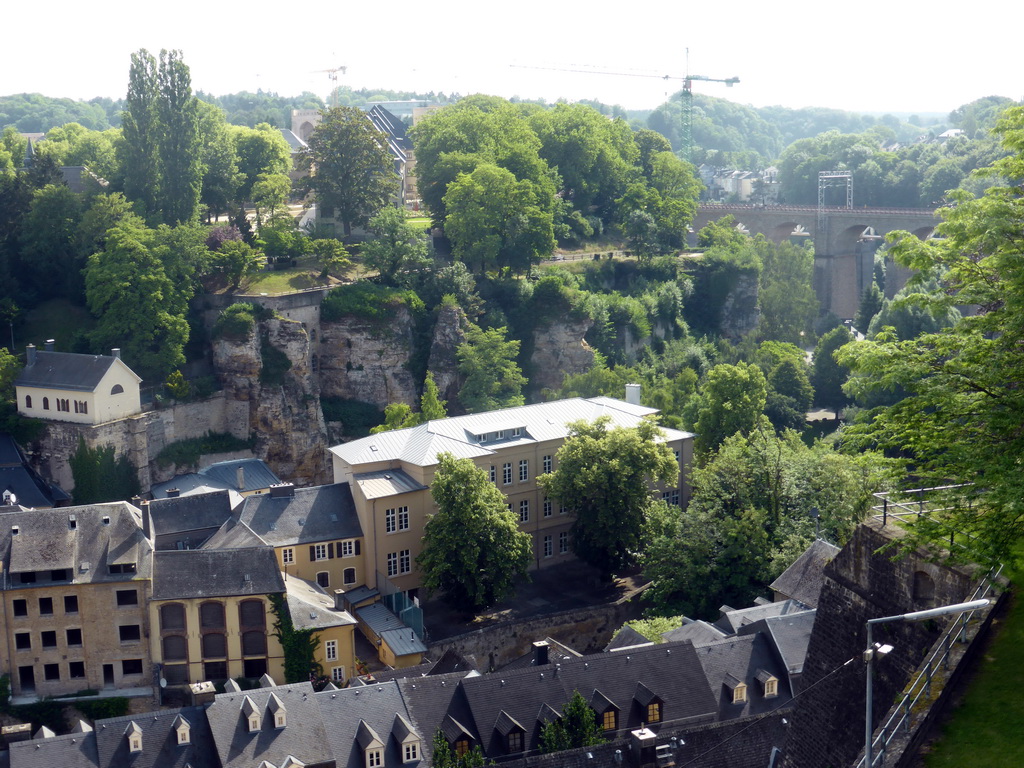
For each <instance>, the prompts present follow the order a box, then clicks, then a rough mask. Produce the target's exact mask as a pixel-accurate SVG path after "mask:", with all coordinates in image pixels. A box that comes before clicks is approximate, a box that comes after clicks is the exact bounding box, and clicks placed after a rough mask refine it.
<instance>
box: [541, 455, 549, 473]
mask: <svg viewBox="0 0 1024 768" xmlns="http://www.w3.org/2000/svg"><path fill="white" fill-rule="evenodd" d="M541 462H542V464H543V467H544V474H548V473H549V472H550V471H551V457H550V456H545V457H544V458H543V459H541Z"/></svg>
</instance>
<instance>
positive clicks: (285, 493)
mask: <svg viewBox="0 0 1024 768" xmlns="http://www.w3.org/2000/svg"><path fill="white" fill-rule="evenodd" d="M238 469H239V471H241V469H242V468H241V467H239V468H238ZM294 495H295V486H294V485H293V484H292V483H278V484H276V485H272V486H270V498H272V499H284V498H288V497H291V496H294Z"/></svg>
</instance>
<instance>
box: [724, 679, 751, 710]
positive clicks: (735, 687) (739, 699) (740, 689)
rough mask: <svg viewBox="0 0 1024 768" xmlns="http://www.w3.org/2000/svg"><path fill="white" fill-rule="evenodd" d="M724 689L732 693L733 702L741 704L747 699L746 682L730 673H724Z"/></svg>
mask: <svg viewBox="0 0 1024 768" xmlns="http://www.w3.org/2000/svg"><path fill="white" fill-rule="evenodd" d="M722 684H723V685H724V686H725V689H726V691H728V692H729V693H731V694H732V703H733V704H743V703H745V702H746V700H747V684H746V683H744V682H743V681H742V680H740V679H739V678H736V677H733V676H732V675H731V674H728V673H727V674H726V675H725V679H724V680H723V681H722Z"/></svg>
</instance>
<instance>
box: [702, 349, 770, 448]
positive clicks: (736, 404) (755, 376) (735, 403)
mask: <svg viewBox="0 0 1024 768" xmlns="http://www.w3.org/2000/svg"><path fill="white" fill-rule="evenodd" d="M767 398H768V382H767V381H766V380H765V377H764V374H763V373H761V369H760V368H758V367H757V366H756V365H751V364H749V363H743V362H740V363H737V364H736V365H729V364H728V363H722V364H720V365H716V366H715V367H714V368H712V369H711V370H710V371H708V375H707V378H706V379H705V380H704V383H703V385H702V386H701V388H700V392H699V393H698V394H697V397H696V398H694V400H693V401H692V402H691V408H692V411H693V412H694V413H696V419H695V420H694V422H693V427H694V430H695V431H696V433H697V437H696V439H695V440H694V450H695V452H696V453H697V455H698V457H700V458H701V460H704V459H706V458H707V457H708V456H709V455H710V454H712V453H713V452H714V451H716V450H718V447H719V446H720V445H721V444H722V442H723V441H724V440H725V439H726V438H727V437H729V436H730V435H734V434H736V433H737V432H739V433H741V434H744V435H746V434H749V433H750V432H751V431H753V430H754V429H756V428H757V426H758V424H759V422H760V419H761V416H762V414H763V413H764V406H765V402H766V400H767Z"/></svg>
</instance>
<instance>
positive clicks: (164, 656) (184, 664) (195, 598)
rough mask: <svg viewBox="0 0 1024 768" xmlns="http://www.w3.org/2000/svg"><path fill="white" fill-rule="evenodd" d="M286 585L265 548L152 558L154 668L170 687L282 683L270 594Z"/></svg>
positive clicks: (278, 592)
mask: <svg viewBox="0 0 1024 768" xmlns="http://www.w3.org/2000/svg"><path fill="white" fill-rule="evenodd" d="M284 591H285V587H284V580H283V578H282V576H281V572H280V571H279V570H278V569H277V563H276V561H275V559H274V553H273V551H272V550H271V549H270V548H268V547H254V548H243V549H221V550H208V549H198V550H167V551H161V552H156V553H154V555H153V594H152V598H151V600H150V603H149V626H150V647H151V650H152V657H153V663H154V664H155V665H158V670H159V672H160V677H161V678H162V679H163V680H166V681H167V684H168V685H185V684H187V683H196V682H201V681H207V680H210V681H220V680H225V679H228V678H232V679H234V678H239V677H246V678H251V679H258V678H260V677H262V676H263V675H265V674H269V675H270V676H271V677H272V678H273V679H274V680H278V681H280V680H283V679H284V651H283V650H282V648H281V643H280V641H279V640H278V639H277V638H276V637H275V636H274V622H275V614H274V606H273V601H272V600H271V595H283V593H284Z"/></svg>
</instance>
